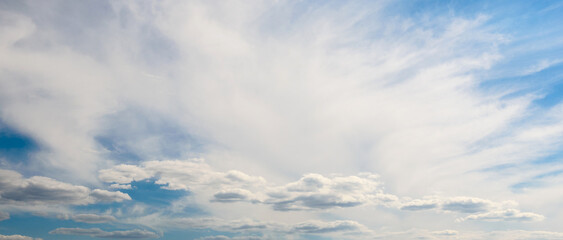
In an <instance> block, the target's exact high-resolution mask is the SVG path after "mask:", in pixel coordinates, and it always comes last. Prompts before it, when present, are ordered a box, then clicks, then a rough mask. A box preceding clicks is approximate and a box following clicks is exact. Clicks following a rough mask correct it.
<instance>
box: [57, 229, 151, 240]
mask: <svg viewBox="0 0 563 240" xmlns="http://www.w3.org/2000/svg"><path fill="white" fill-rule="evenodd" d="M49 234H61V235H77V236H90V237H96V238H110V239H152V238H159V236H158V235H157V234H156V233H154V232H150V231H147V230H141V229H134V230H127V231H111V232H107V231H103V230H101V229H99V228H57V229H55V230H53V231H50V232H49Z"/></svg>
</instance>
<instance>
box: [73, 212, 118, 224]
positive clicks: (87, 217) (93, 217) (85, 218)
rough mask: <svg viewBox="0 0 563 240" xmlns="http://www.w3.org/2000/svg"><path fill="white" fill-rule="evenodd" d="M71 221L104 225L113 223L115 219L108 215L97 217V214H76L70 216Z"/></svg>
mask: <svg viewBox="0 0 563 240" xmlns="http://www.w3.org/2000/svg"><path fill="white" fill-rule="evenodd" d="M72 220H74V221H76V222H84V223H105V222H113V221H115V220H116V219H115V217H113V216H109V215H97V214H76V215H74V216H72Z"/></svg>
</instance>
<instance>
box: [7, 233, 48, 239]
mask: <svg viewBox="0 0 563 240" xmlns="http://www.w3.org/2000/svg"><path fill="white" fill-rule="evenodd" d="M0 239H1V240H41V238H32V237H27V236H22V235H2V234H0Z"/></svg>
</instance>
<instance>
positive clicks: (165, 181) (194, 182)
mask: <svg viewBox="0 0 563 240" xmlns="http://www.w3.org/2000/svg"><path fill="white" fill-rule="evenodd" d="M151 177H154V178H156V183H157V184H162V185H163V188H166V189H185V190H188V189H189V190H191V191H195V192H196V193H201V192H202V191H205V190H206V189H207V188H209V187H210V186H213V187H219V188H222V189H221V190H219V191H217V192H215V193H213V196H212V198H211V199H210V200H211V201H212V202H223V203H228V202H240V201H246V202H252V203H263V204H270V205H272V206H273V209H275V210H279V211H292V210H293V211H295V210H312V209H331V208H342V207H354V206H359V205H362V204H366V203H372V202H386V201H393V200H395V199H396V197H395V196H393V195H389V194H384V193H383V191H382V189H381V183H380V182H379V181H378V176H377V175H373V174H368V173H363V174H359V175H358V176H346V177H342V176H333V177H325V176H322V175H320V174H307V175H305V176H303V177H302V178H301V179H299V180H298V181H295V182H291V183H288V184H286V185H283V186H270V185H268V184H267V182H266V181H265V180H264V179H263V178H262V177H256V176H250V175H247V174H245V173H243V172H240V171H235V170H231V171H227V172H218V171H214V170H213V169H212V168H211V167H209V166H208V165H207V164H205V163H204V162H203V161H202V160H200V159H198V160H197V161H194V160H191V161H179V160H177V161H149V162H145V163H143V164H142V165H141V167H137V166H132V165H119V166H116V167H114V168H111V169H105V170H101V171H100V179H101V180H103V181H106V182H109V183H119V184H128V183H130V182H132V181H139V180H143V179H147V178H151ZM204 186H208V187H207V188H204Z"/></svg>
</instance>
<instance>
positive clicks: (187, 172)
mask: <svg viewBox="0 0 563 240" xmlns="http://www.w3.org/2000/svg"><path fill="white" fill-rule="evenodd" d="M99 178H100V180H102V181H104V182H108V183H117V184H128V183H131V182H133V181H141V180H145V179H148V178H156V179H157V180H156V183H157V184H162V185H165V186H163V188H166V189H170V190H194V189H198V187H202V186H209V185H214V186H221V185H223V186H251V185H255V184H262V183H264V179H263V178H261V177H253V176H249V175H247V174H245V173H242V172H240V171H235V170H231V171H228V172H218V171H214V170H212V169H211V167H210V166H209V165H207V164H206V163H204V162H203V160H201V159H190V160H187V161H181V160H166V161H147V162H144V163H142V164H141V166H135V165H124V164H122V165H117V166H115V167H112V168H110V169H104V170H100V174H99Z"/></svg>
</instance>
